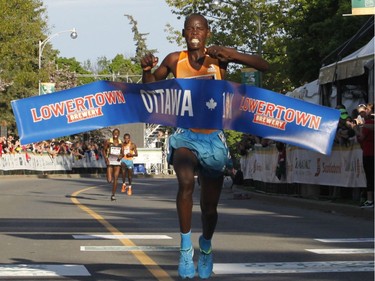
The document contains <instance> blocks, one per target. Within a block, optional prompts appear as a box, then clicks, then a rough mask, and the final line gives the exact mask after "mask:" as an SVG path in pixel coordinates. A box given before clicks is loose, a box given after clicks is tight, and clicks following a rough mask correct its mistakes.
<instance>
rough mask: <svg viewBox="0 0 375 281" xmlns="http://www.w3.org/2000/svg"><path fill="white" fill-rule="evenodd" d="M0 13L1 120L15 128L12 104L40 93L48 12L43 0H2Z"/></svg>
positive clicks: (0, 1) (0, 0)
mask: <svg viewBox="0 0 375 281" xmlns="http://www.w3.org/2000/svg"><path fill="white" fill-rule="evenodd" d="M0 11H1V13H0V27H1V28H0V81H2V82H1V84H3V87H1V88H0V91H1V93H0V116H1V119H2V120H4V121H6V122H7V123H8V124H9V125H10V127H13V128H14V125H15V123H14V117H13V114H12V110H11V105H10V101H11V100H15V99H21V98H25V97H29V96H33V95H36V94H37V93H38V80H39V79H38V78H39V77H38V71H37V69H38V41H39V39H41V38H43V31H44V30H46V27H47V26H46V21H45V8H44V7H43V3H42V2H41V1H40V0H0Z"/></svg>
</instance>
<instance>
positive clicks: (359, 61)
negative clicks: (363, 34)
mask: <svg viewBox="0 0 375 281" xmlns="http://www.w3.org/2000/svg"><path fill="white" fill-rule="evenodd" d="M374 38H375V37H374ZM374 38H372V39H371V40H370V42H368V43H367V44H366V45H365V46H363V47H362V48H360V49H359V50H357V51H355V52H354V53H352V54H350V55H348V56H346V57H344V58H343V59H342V60H341V61H338V62H336V63H333V64H330V65H327V66H324V67H322V68H321V69H320V72H319V79H318V80H319V84H320V85H322V84H327V83H332V82H333V81H335V80H343V79H348V78H352V77H356V76H360V75H362V74H364V73H365V65H366V64H367V63H368V62H370V61H371V60H374ZM335 73H337V77H335Z"/></svg>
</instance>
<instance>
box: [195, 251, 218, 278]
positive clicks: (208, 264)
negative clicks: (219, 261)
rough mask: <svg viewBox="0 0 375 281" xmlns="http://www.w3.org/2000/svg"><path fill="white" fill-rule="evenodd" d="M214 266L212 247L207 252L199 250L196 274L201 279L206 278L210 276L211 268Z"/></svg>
mask: <svg viewBox="0 0 375 281" xmlns="http://www.w3.org/2000/svg"><path fill="white" fill-rule="evenodd" d="M213 267H214V261H213V257H212V249H210V250H209V251H208V252H205V251H203V250H202V249H201V250H200V255H199V260H198V275H199V277H200V278H201V279H207V278H210V277H211V274H212V269H213Z"/></svg>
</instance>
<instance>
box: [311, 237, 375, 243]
mask: <svg viewBox="0 0 375 281" xmlns="http://www.w3.org/2000/svg"><path fill="white" fill-rule="evenodd" d="M314 240H316V241H319V242H323V243H374V238H344V239H314Z"/></svg>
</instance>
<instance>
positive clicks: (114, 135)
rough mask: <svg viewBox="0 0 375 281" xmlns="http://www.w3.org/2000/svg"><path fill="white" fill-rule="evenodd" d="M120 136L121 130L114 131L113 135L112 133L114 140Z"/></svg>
mask: <svg viewBox="0 0 375 281" xmlns="http://www.w3.org/2000/svg"><path fill="white" fill-rule="evenodd" d="M119 135H120V132H119V130H114V131H113V133H112V136H113V138H114V139H117V138H118V136H119Z"/></svg>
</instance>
